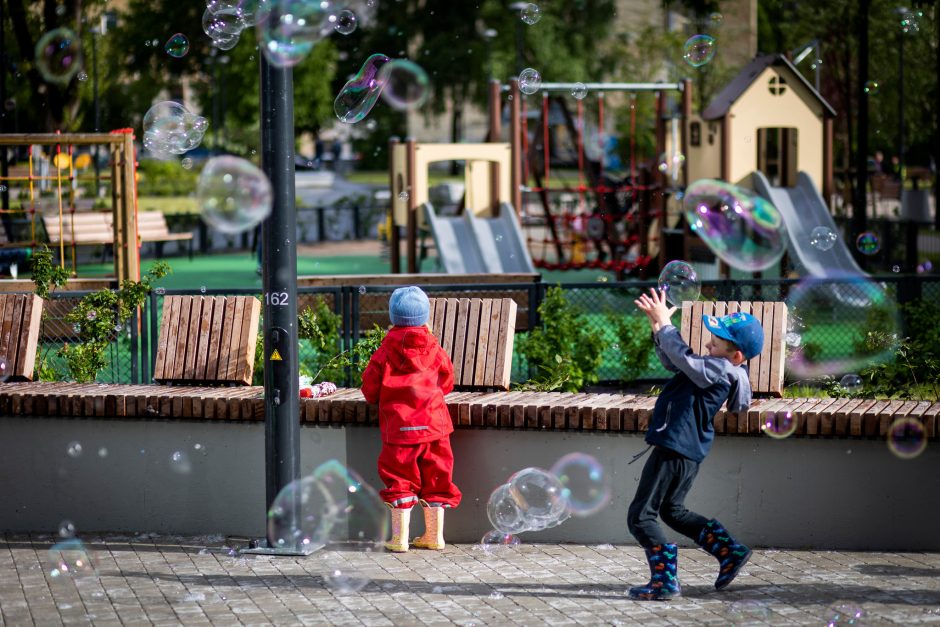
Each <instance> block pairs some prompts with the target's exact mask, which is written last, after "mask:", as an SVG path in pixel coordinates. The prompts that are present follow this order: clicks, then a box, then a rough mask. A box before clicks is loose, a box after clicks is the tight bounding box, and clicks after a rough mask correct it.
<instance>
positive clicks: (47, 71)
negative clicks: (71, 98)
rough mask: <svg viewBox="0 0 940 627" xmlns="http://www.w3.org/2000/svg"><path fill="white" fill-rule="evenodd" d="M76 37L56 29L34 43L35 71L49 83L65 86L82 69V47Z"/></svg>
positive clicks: (62, 29) (66, 31)
mask: <svg viewBox="0 0 940 627" xmlns="http://www.w3.org/2000/svg"><path fill="white" fill-rule="evenodd" d="M81 44H82V42H81V39H79V37H78V35H76V34H75V33H73V32H72V31H71V30H69V29H67V28H56V29H53V30H51V31H49V32H48V33H46V34H45V35H43V36H42V37H41V38H40V39H39V41H38V42H37V43H36V69H37V70H39V73H40V74H42V77H43V78H44V79H45V80H47V81H49V82H50V83H56V84H58V85H67V84H68V83H69V81H71V80H72V77H73V76H75V74H76V73H77V72H78V71H79V70H80V69H81V67H82V47H81Z"/></svg>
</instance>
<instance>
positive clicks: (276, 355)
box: [271, 348, 284, 361]
mask: <svg viewBox="0 0 940 627" xmlns="http://www.w3.org/2000/svg"><path fill="white" fill-rule="evenodd" d="M271 361H284V360H283V359H281V354H280V353H279V352H277V349H276V348H275V349H274V352H273V353H271Z"/></svg>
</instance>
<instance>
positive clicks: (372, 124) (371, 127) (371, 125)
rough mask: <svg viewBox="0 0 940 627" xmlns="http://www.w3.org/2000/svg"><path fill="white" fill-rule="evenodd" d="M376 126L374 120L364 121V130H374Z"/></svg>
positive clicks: (376, 123)
mask: <svg viewBox="0 0 940 627" xmlns="http://www.w3.org/2000/svg"><path fill="white" fill-rule="evenodd" d="M378 127H379V123H378V122H376V121H375V120H369V121H368V122H366V130H368V131H374V130H375V129H377V128H378Z"/></svg>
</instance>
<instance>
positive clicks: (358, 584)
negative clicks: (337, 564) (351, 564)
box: [323, 568, 370, 594]
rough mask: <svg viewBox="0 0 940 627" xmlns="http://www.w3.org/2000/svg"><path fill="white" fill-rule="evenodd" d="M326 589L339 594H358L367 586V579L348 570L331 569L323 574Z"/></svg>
mask: <svg viewBox="0 0 940 627" xmlns="http://www.w3.org/2000/svg"><path fill="white" fill-rule="evenodd" d="M323 581H324V583H326V587H327V588H329V589H330V590H332V591H333V592H336V593H339V594H351V593H353V592H359V591H360V590H362V589H363V588H365V587H366V586H367V585H369V581H370V580H369V578H368V577H366V576H364V575H362V574H361V573H359V572H357V571H354V570H350V569H348V568H343V569H340V568H331V569H330V570H328V571H327V572H326V573H324V574H323Z"/></svg>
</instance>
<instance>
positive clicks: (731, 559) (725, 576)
mask: <svg viewBox="0 0 940 627" xmlns="http://www.w3.org/2000/svg"><path fill="white" fill-rule="evenodd" d="M698 545H699V546H700V547H702V548H703V549H705V550H706V551H707V552H709V553H711V554H712V555H713V556H714V557H715V559H717V560H718V562H719V564H718V579H716V580H715V589H716V590H721V589H722V588H724V587H725V586H727V585H728V584H729V583H731V581H732V580H733V579H734V578H735V577H737V575H738V571H740V570H741V569H742V568H743V567H744V565H745V564H747V560H749V559H750V558H751V549H749V548H747V547H746V546H744V545H743V544H739V543H738V542H735V540H734V538H732V537H731V534H730V533H728V531H727V530H726V529H725V528H724V527H723V526H722V525H721V523H720V522H718V521H717V520H714V519H713V520H709V521H708V522H707V523H705V528H704V529H702V533H701V534H700V535H699V539H698Z"/></svg>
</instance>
